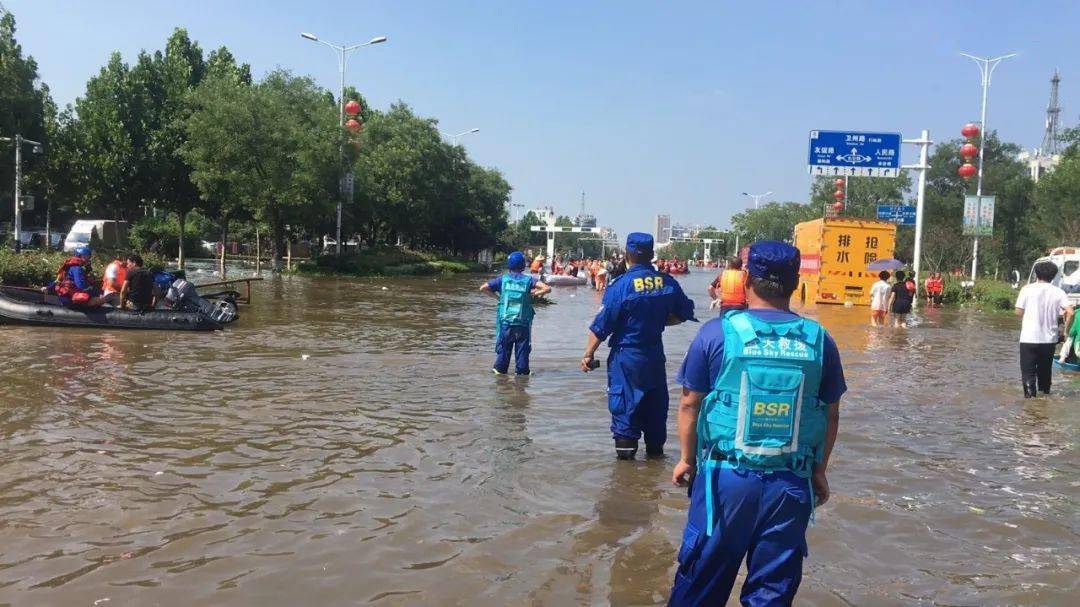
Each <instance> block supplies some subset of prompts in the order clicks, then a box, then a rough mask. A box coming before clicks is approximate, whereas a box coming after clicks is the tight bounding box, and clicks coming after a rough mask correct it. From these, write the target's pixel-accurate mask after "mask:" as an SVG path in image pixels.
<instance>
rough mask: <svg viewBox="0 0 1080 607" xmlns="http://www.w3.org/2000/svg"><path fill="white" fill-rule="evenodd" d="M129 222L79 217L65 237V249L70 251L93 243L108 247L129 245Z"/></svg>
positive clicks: (114, 247) (119, 247) (120, 247)
mask: <svg viewBox="0 0 1080 607" xmlns="http://www.w3.org/2000/svg"><path fill="white" fill-rule="evenodd" d="M127 231H128V222H126V221H110V220H106V219H79V220H77V221H75V225H73V226H71V230H69V231H68V235H67V238H65V239H64V251H65V252H67V253H70V252H72V251H74V250H75V249H76V247H80V246H82V245H89V244H91V243H93V244H94V245H96V246H101V247H105V248H107V249H122V248H125V247H127Z"/></svg>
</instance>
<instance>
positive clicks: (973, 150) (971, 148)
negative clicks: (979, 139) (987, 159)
mask: <svg viewBox="0 0 1080 607" xmlns="http://www.w3.org/2000/svg"><path fill="white" fill-rule="evenodd" d="M960 155H961V156H963V157H964V160H965V161H967V162H971V159H972V158H974V157H976V156H978V155H979V148H977V147H975V144H974V143H965V144H964V145H962V146H960Z"/></svg>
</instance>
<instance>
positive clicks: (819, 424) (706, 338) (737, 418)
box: [670, 241, 847, 606]
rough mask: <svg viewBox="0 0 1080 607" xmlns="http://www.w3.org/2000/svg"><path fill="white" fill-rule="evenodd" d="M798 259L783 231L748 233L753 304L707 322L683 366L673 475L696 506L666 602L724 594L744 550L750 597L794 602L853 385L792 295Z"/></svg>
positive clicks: (745, 593)
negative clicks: (773, 236) (843, 405)
mask: <svg viewBox="0 0 1080 607" xmlns="http://www.w3.org/2000/svg"><path fill="white" fill-rule="evenodd" d="M799 261H800V255H799V250H798V249H796V248H794V247H792V246H791V245H788V244H786V243H782V242H775V241H765V242H758V243H755V244H754V245H752V246H751V247H750V251H749V256H748V264H747V268H746V269H747V272H748V277H747V278H746V296H747V303H748V304H749V309H748V310H746V311H743V310H731V311H729V312H726V313H725V314H724V315H723V316H722V317H721V318H717V319H714V320H712V321H709V322H708V323H706V324H705V325H704V326H702V327H701V330H700V331H699V332H698V335H697V337H696V338H695V339H694V341H693V343H692V344H691V345H690V349H689V351H688V352H687V353H686V358H685V360H684V361H683V364H682V367H681V368H680V370H679V375H678V381H679V383H681V384H682V386H683V390H682V398H681V400H680V403H679V441H680V443H681V446H682V454H681V458H680V460H679V463H678V464H677V465H676V466H675V470H674V472H673V474H672V482H674V483H675V484H676V485H686V484H689V485H690V511H689V513H688V517H687V522H686V529H685V531H684V532H683V539H682V546H681V548H680V549H679V567H678V570H677V572H676V574H675V582H674V587H673V588H672V591H671V601H670V604H671V605H677V606H690V605H724V604H726V603H727V600H728V595H729V594H730V593H731V589H732V586H733V585H734V583H735V575H736V574H737V573H738V571H739V566H740V564H741V563H742V561H743V559H745V560H746V567H747V575H746V580H745V582H744V583H743V587H742V593H741V596H740V599H741V601H742V604H743V605H790V604H791V603H792V601H793V600H794V598H795V593H796V591H798V589H799V583H800V581H801V580H802V562H803V557H804V556H805V555H806V554H807V551H806V527H807V525H808V524H809V522H810V521H811V519H812V515H813V509H814V507H815V506H820V505H822V504H824V503H825V502H826V501H827V500H828V499H829V482H828V480H827V478H826V476H825V471H826V468H827V467H828V465H829V455H830V454H831V452H832V447H833V443H834V442H835V441H836V432H837V426H838V424H839V417H840V413H839V410H840V397H841V396H842V395H843V394H844V392H845V391H846V390H847V385H846V384H845V382H844V372H843V368H842V365H841V362H840V353H839V351H838V350H837V348H836V343H835V342H834V341H833V339H832V338H831V337H830V336H829V335H828V333H826V332H825V330H824V329H823V328H822V327H821V325H820V324H818V323H817V322H815V321H813V320H810V319H806V318H802V317H800V316H799V315H797V314H795V313H793V312H791V311H790V309H789V307H788V302H789V300H790V298H791V294H792V293H793V292H794V291H795V287H796V285H797V284H798V280H799Z"/></svg>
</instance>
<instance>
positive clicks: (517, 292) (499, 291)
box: [480, 251, 551, 375]
mask: <svg viewBox="0 0 1080 607" xmlns="http://www.w3.org/2000/svg"><path fill="white" fill-rule="evenodd" d="M506 268H507V270H509V272H507V273H506V274H503V275H502V276H499V277H498V278H494V279H492V280H490V281H488V282H486V283H484V284H483V285H481V286H480V292H481V293H490V294H492V295H493V296H496V297H498V298H499V308H498V313H497V316H496V318H495V366H494V367H493V369H492V371H494V372H495V374H496V375H506V373H507V372H508V371H509V370H510V354H511V353H513V355H514V370H515V372H516V373H517V374H518V375H529V373H530V370H529V353H530V352H532V321H533V315H534V311H533V305H532V304H533V301H534V298H536V297H540V296H542V295H546V294H547V293H550V292H551V287H549V286H547V285H546V284H544V283H542V282H540V281H539V280H537V279H536V278H535V277H533V276H528V275H526V274H525V273H524V270H525V256H524V255H523V254H521V253H520V252H518V251H514V252H513V253H511V254H510V255H509V256H508V257H507V258H506Z"/></svg>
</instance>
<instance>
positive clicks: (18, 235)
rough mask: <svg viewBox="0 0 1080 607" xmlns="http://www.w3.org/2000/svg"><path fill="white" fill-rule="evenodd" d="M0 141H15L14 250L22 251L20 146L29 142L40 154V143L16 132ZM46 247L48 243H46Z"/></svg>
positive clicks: (1, 138)
mask: <svg viewBox="0 0 1080 607" xmlns="http://www.w3.org/2000/svg"><path fill="white" fill-rule="evenodd" d="M0 141H8V142H14V143H15V221H14V222H13V223H14V224H15V226H14V227H15V230H14V231H15V252H16V253H20V252H22V146H23V144H24V143H29V144H30V145H32V146H34V152H36V153H38V154H40V153H41V151H42V145H41V143H40V142H38V141H34V140H32V139H26V138H25V137H23V136H22V135H19V134H16V135H15V136H14V137H0ZM45 246H46V247H48V246H49V243H46V245H45Z"/></svg>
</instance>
